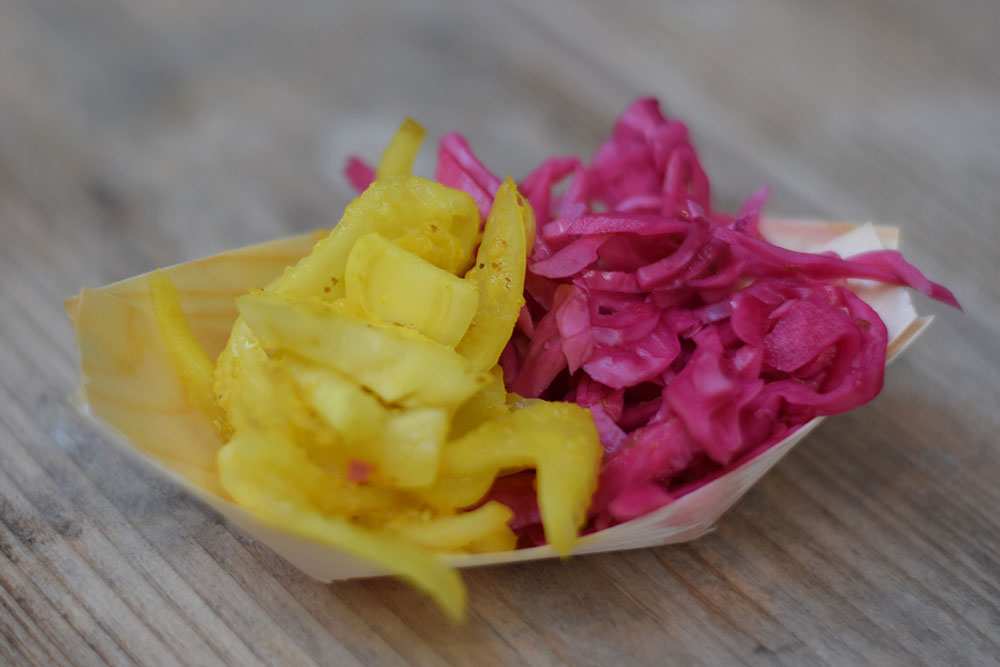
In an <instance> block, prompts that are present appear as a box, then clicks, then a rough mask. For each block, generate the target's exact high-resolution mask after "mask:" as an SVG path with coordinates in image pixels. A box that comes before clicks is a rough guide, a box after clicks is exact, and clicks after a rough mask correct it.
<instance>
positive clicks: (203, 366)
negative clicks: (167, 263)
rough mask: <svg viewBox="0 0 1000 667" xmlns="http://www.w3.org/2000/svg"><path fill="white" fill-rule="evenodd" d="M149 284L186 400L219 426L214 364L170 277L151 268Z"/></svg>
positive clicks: (157, 317) (168, 350)
mask: <svg viewBox="0 0 1000 667" xmlns="http://www.w3.org/2000/svg"><path fill="white" fill-rule="evenodd" d="M149 286H150V291H151V293H152V297H153V308H154V310H155V311H156V321H157V324H158V325H159V327H160V333H161V334H162V335H163V342H164V343H165V345H166V347H167V352H168V353H169V354H170V360H171V361H172V362H173V364H174V367H175V368H176V369H177V374H178V376H179V378H180V382H181V387H182V388H183V389H184V393H185V395H186V396H187V397H188V400H189V401H191V403H192V404H194V405H195V406H197V407H198V408H200V409H201V410H202V412H204V413H205V414H206V415H208V417H209V418H210V419H211V420H212V423H213V424H215V426H216V428H218V429H220V430H221V429H222V425H223V424H224V423H225V416H224V415H223V412H222V410H221V409H220V408H219V405H218V404H217V403H216V402H215V397H214V396H213V389H212V384H213V378H214V375H215V364H213V363H212V360H211V359H210V358H209V356H208V354H206V353H205V349H204V348H203V347H202V346H201V343H199V342H198V339H197V338H195V336H194V332H192V331H191V326H190V325H189V324H188V321H187V317H185V315H184V310H183V309H182V308H181V302H180V297H179V296H178V294H177V288H176V287H175V286H174V283H173V281H171V280H170V278H169V277H168V276H167V274H165V273H163V272H162V271H154V272H153V273H152V274H150V276H149Z"/></svg>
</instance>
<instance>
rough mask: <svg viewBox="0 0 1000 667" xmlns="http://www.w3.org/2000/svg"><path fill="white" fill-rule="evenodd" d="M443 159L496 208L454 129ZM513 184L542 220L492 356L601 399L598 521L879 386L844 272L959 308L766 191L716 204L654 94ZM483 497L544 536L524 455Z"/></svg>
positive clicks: (490, 180)
mask: <svg viewBox="0 0 1000 667" xmlns="http://www.w3.org/2000/svg"><path fill="white" fill-rule="evenodd" d="M347 173H348V176H349V178H350V179H351V182H352V183H353V184H354V185H355V186H356V187H358V188H359V189H362V188H363V187H366V186H367V184H368V182H370V168H366V167H364V165H363V163H360V161H356V160H352V163H351V165H349V167H348V170H347ZM435 176H436V178H437V179H438V180H439V181H440V182H441V183H443V184H445V185H449V186H451V187H455V188H459V189H462V190H464V191H466V192H468V193H469V194H470V195H471V196H472V197H473V199H475V201H476V203H477V205H478V206H479V209H480V213H481V215H482V217H483V219H485V217H486V215H487V214H488V212H489V208H490V205H491V203H492V199H493V196H494V194H495V193H496V189H497V187H498V185H499V179H497V178H496V177H495V176H494V175H493V174H491V173H490V172H489V171H488V170H487V169H486V168H485V167H484V166H483V164H482V162H480V160H479V159H478V158H476V157H475V155H474V154H473V153H472V150H471V148H470V147H469V144H468V142H467V141H466V140H465V139H464V138H462V137H461V136H460V135H457V134H450V135H447V136H445V137H444V138H443V139H442V140H441V145H440V150H439V154H438V167H437V171H436V174H435ZM567 179H568V183H567V184H566V185H565V186H563V183H564V182H565V181H566V180H567ZM519 188H520V190H521V192H522V194H523V195H524V196H525V198H526V199H527V200H528V201H529V202H530V203H531V205H532V207H533V209H534V212H535V216H536V219H537V230H538V231H537V235H536V239H535V244H534V247H533V249H532V252H531V256H530V257H529V260H528V273H527V275H526V276H525V299H526V305H525V308H524V309H523V310H522V312H521V315H520V317H519V318H518V322H517V326H516V327H515V330H514V333H513V336H512V337H511V340H510V342H509V343H508V345H507V347H506V349H505V350H504V352H503V355H502V356H501V358H500V364H501V367H502V369H503V372H504V379H505V382H506V384H507V388H508V390H509V391H511V392H514V393H517V394H520V395H521V396H525V397H529V398H536V397H541V398H544V399H548V400H565V401H572V402H575V403H577V404H579V405H582V406H584V407H587V408H588V409H590V411H591V412H592V414H593V415H594V423H595V425H596V427H597V430H598V433H599V434H600V437H601V441H602V443H603V444H604V448H605V455H604V462H603V465H602V469H601V474H600V481H599V485H598V489H597V491H596V493H595V495H594V498H593V501H592V505H591V508H590V517H591V520H590V525H589V530H600V529H602V528H605V527H608V526H611V525H614V524H616V523H620V522H623V521H628V520H629V519H632V518H635V517H637V516H641V515H643V514H645V513H647V512H650V511H652V510H655V509H657V508H659V507H662V506H663V505H665V504H667V503H669V502H671V501H672V500H673V499H674V498H676V497H678V496H679V495H681V494H683V493H685V492H686V491H687V490H690V489H692V488H695V487H696V486H697V485H698V484H701V483H704V481H705V480H707V479H710V478H711V477H713V476H716V475H718V474H721V472H723V471H724V470H726V469H727V468H728V467H731V466H733V465H735V464H736V463H737V462H739V460H740V459H741V457H746V456H748V455H752V454H756V453H758V452H760V451H761V450H762V449H763V448H766V447H767V446H769V445H771V444H774V443H776V442H778V441H779V440H781V439H782V438H784V437H786V436H787V435H789V434H790V433H792V432H793V431H794V430H796V429H797V428H799V427H800V426H802V425H803V424H805V423H806V422H807V421H809V420H810V419H812V418H813V417H816V416H819V415H830V414H836V413H840V412H844V411H847V410H850V409H852V408H855V407H858V406H860V405H863V404H864V403H866V402H868V401H870V400H871V399H872V398H874V397H875V396H876V395H877V394H878V392H879V391H880V390H881V388H882V380H883V372H884V368H885V356H886V349H887V345H888V335H887V332H886V328H885V325H884V324H883V322H882V321H881V319H880V318H879V316H878V315H877V314H876V313H875V311H873V310H872V309H871V308H870V307H869V306H868V305H867V304H866V303H865V302H864V301H862V300H861V299H860V298H858V297H857V296H856V295H854V294H853V293H852V292H851V291H850V290H848V289H847V288H846V287H845V280H846V279H848V278H863V279H868V280H876V281H880V282H883V283H886V284H890V285H903V286H908V287H911V288H913V289H916V290H919V291H921V292H923V293H924V294H927V295H928V296H930V297H932V298H934V299H937V300H939V301H942V302H944V303H947V304H949V305H952V306H954V307H956V308H960V306H959V304H958V301H957V300H956V299H955V297H954V295H952V293H951V292H950V291H948V290H947V289H946V288H944V287H942V286H941V285H938V284H936V283H933V282H931V281H929V280H928V279H927V278H925V277H924V275H923V274H922V273H921V272H920V271H919V270H918V269H916V268H915V267H914V266H912V265H911V264H909V263H907V262H906V260H904V259H903V257H902V255H900V253H898V252H896V251H894V250H879V251H875V252H867V253H863V254H860V255H856V256H854V257H850V258H841V257H839V256H837V255H835V254H833V253H825V254H809V253H801V252H794V251H791V250H786V249H783V248H780V247H777V246H775V245H773V244H771V243H769V242H767V241H766V240H764V239H763V238H762V237H761V236H760V234H759V232H758V229H757V223H758V220H759V216H760V211H761V209H762V207H763V205H764V202H765V200H766V198H767V189H762V190H760V191H758V192H756V193H754V194H753V195H752V196H751V197H749V198H748V199H747V201H746V202H745V203H744V204H743V206H742V207H741V208H740V210H739V211H738V212H737V214H736V215H735V216H728V215H725V214H722V213H719V212H716V211H715V210H713V209H712V208H711V202H710V190H709V181H708V177H707V176H706V174H705V172H704V170H703V169H702V167H701V164H700V162H699V161H698V156H697V154H696V152H695V150H694V147H693V146H692V144H691V142H690V138H689V136H688V131H687V127H686V126H685V125H684V124H683V123H681V122H679V121H676V120H668V119H667V118H665V117H664V116H663V114H662V113H661V111H660V106H659V104H658V102H657V101H656V100H654V99H639V100H637V101H635V102H634V103H633V104H632V105H631V106H629V107H628V108H627V109H626V110H625V112H624V113H623V114H622V115H621V117H620V118H619V119H618V121H617V122H616V123H615V126H614V129H613V131H612V135H611V137H610V138H609V139H608V140H607V141H606V142H604V144H602V145H601V147H600V148H599V149H598V150H597V153H596V154H595V155H594V158H593V160H591V162H590V164H589V165H585V164H584V163H583V162H581V161H580V160H579V159H577V158H573V157H553V158H549V159H547V160H545V161H544V162H543V163H542V164H541V165H540V166H539V167H538V168H537V169H535V170H534V171H533V172H531V173H530V175H528V176H527V177H526V178H525V179H524V180H523V181H522V182H521V183H520V185H519ZM487 497H488V498H492V499H495V500H498V501H500V502H503V503H504V504H507V505H508V506H510V507H511V508H512V509H513V510H514V513H515V517H514V519H513V520H512V522H511V526H512V528H513V529H514V530H515V531H516V532H517V533H518V535H519V536H520V537H521V539H522V543H523V544H525V545H529V544H536V543H540V542H541V541H542V540H543V539H544V537H543V536H542V531H541V530H540V526H539V518H538V506H537V503H536V501H535V489H534V485H533V477H532V474H531V473H519V474H518V475H514V476H509V477H504V478H501V479H499V480H497V482H496V484H495V485H494V487H493V489H492V490H491V491H490V493H489V494H488V496H487Z"/></svg>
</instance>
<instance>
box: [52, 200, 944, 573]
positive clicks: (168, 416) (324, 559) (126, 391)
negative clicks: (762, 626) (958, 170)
mask: <svg viewBox="0 0 1000 667" xmlns="http://www.w3.org/2000/svg"><path fill="white" fill-rule="evenodd" d="M761 231H762V233H763V234H764V236H765V237H767V238H768V239H769V240H771V241H772V242H774V243H777V244H778V245H782V246H785V247H788V248H792V249H795V250H807V251H820V250H834V251H836V252H838V253H839V254H841V255H842V256H848V255H852V254H855V253H858V252H863V251H866V250H873V249H878V248H883V247H887V248H895V247H896V245H897V243H898V237H899V234H898V230H896V229H895V228H892V227H876V226H872V225H870V224H867V225H854V224H849V223H830V222H803V221H794V220H778V219H770V220H764V221H762V223H761ZM319 238H321V235H318V234H307V235H302V236H296V237H292V238H285V239H280V240H277V241H272V242H270V243H264V244H261V245H256V246H252V247H248V248H243V249H240V250H233V251H229V252H224V253H221V254H219V255H214V256H212V257H208V258H206V259H201V260H198V261H194V262H188V263H186V264H180V265H177V266H174V267H171V268H169V269H165V271H166V273H167V274H168V275H169V276H170V278H171V279H172V280H173V281H174V283H175V284H176V286H177V289H178V291H179V293H180V298H181V305H182V307H183V309H184V311H185V313H186V314H187V316H188V318H189V320H190V324H191V328H192V329H193V331H194V333H195V335H196V336H197V337H198V339H199V340H200V341H201V343H202V344H203V345H204V346H205V349H206V350H207V351H208V352H209V354H210V355H212V356H213V357H214V356H216V355H217V354H218V353H219V352H220V351H221V350H222V348H223V346H224V345H225V343H226V340H227V339H228V336H229V330H230V328H231V326H232V324H233V321H234V320H235V319H236V316H237V311H236V304H235V299H236V297H238V296H239V295H241V294H244V293H245V292H246V290H247V289H248V288H252V287H262V286H264V285H266V284H267V283H269V282H270V281H271V280H272V279H273V278H275V277H276V276H278V275H279V274H280V273H281V272H282V270H283V269H284V268H285V267H286V266H288V265H291V264H294V263H295V262H296V261H297V260H298V259H299V258H300V257H302V256H304V255H305V254H307V253H308V252H309V250H310V249H311V247H312V245H313V244H314V243H315V241H317V240H318V239H319ZM851 283H852V284H851V287H852V289H854V290H855V291H856V292H857V293H858V294H859V295H860V296H861V297H862V298H863V299H865V301H867V302H868V303H869V304H870V305H871V306H872V307H873V308H874V309H875V310H876V311H877V312H878V313H879V315H880V316H881V317H882V319H883V320H884V321H885V323H886V326H887V327H888V331H889V340H890V343H889V359H890V360H891V359H892V358H894V357H895V356H896V355H898V354H899V353H900V352H901V351H902V350H903V348H904V347H906V346H907V345H908V344H909V343H911V342H912V341H913V340H914V339H915V338H916V337H917V335H919V334H920V333H921V332H922V331H923V329H924V328H925V327H926V326H927V325H928V324H929V323H930V318H928V317H923V318H922V317H918V316H917V313H916V311H915V310H914V308H913V305H912V303H911V301H910V297H909V294H908V292H907V291H906V290H905V289H902V288H896V287H886V286H879V285H875V284H872V283H869V282H867V281H851ZM66 310H67V313H68V314H69V317H70V320H71V321H72V323H73V326H74V329H75V331H76V336H77V342H78V345H79V348H80V352H81V385H80V390H79V392H78V394H77V396H76V401H77V404H78V407H79V409H80V411H81V412H82V413H83V414H84V415H86V416H87V417H88V418H89V419H90V420H92V421H93V422H94V423H95V425H96V426H97V427H98V428H100V429H101V430H102V431H104V432H105V434H106V435H107V437H108V438H109V439H110V440H112V441H113V442H116V443H118V444H119V445H120V446H122V447H123V448H124V449H125V450H127V451H130V452H134V453H138V454H140V455H141V456H142V458H143V459H145V460H146V461H147V462H149V463H151V464H152V465H153V467H154V468H155V469H156V470H157V471H158V472H159V473H160V474H162V475H164V476H166V477H168V478H170V479H172V480H174V481H175V482H176V483H177V484H179V485H181V486H182V487H184V488H185V489H187V490H188V491H189V492H190V493H192V494H193V495H195V496H197V497H198V498H200V499H201V500H202V501H203V502H205V503H207V504H208V505H209V506H211V507H212V508H213V509H215V510H216V511H217V512H219V513H220V514H222V515H223V516H224V517H226V518H227V519H228V520H229V521H231V522H232V523H233V524H235V525H236V526H238V527H239V528H240V529H242V530H243V531H245V532H246V533H247V534H249V535H251V536H252V537H254V538H255V539H257V540H259V541H260V542H262V543H263V544H265V545H267V546H268V547H270V548H271V549H273V550H274V551H275V552H277V553H278V554H280V555H281V556H283V557H284V558H285V559H287V560H288V561H289V562H290V563H292V564H293V565H295V566H296V567H298V568H299V569H301V570H302V571H303V572H305V573H306V574H308V575H310V576H312V577H314V578H316V579H320V580H322V581H332V580H338V579H350V578H355V577H369V576H377V575H382V574H386V572H384V571H382V570H380V569H379V568H378V567H376V566H373V565H371V564H369V563H366V562H364V561H360V560H358V559H356V558H354V557H352V556H349V555H347V554H345V553H343V552H340V551H338V550H337V549H335V548H333V547H331V546H329V545H327V544H324V543H321V542H318V541H315V540H312V539H308V538H304V537H301V536H299V535H296V534H293V533H290V532H288V531H286V530H284V529H283V528H282V527H281V526H280V525H277V524H275V523H274V522H272V521H269V520H267V519H265V518H262V517H260V516H257V515H256V514H254V513H253V512H251V511H250V510H248V509H246V508H244V507H242V506H240V505H237V504H236V503H234V502H233V501H232V500H230V499H229V498H228V497H227V496H226V494H225V492H224V491H223V490H222V488H221V486H220V485H219V481H218V475H217V472H216V453H217V451H218V449H219V447H221V446H222V444H223V443H222V442H221V441H220V439H219V436H218V434H217V433H216V432H215V429H214V428H213V427H212V425H211V424H210V423H209V421H208V419H207V418H206V417H205V416H204V415H203V414H202V413H201V412H200V411H199V410H198V409H197V408H195V407H193V406H192V405H190V404H189V403H188V401H187V399H186V398H185V396H184V392H183V390H182V389H181V387H180V385H179V383H178V380H177V379H176V375H175V371H174V370H173V366H172V364H171V362H170V359H169V356H168V352H167V350H166V348H165V347H164V344H163V342H162V340H161V338H160V334H159V330H158V328H157V324H156V320H155V316H154V313H153V305H152V300H151V297H150V293H149V281H148V279H147V276H145V275H142V276H136V277H133V278H130V279H128V280H124V281H121V282H118V283H114V284H112V285H108V286H106V287H102V288H100V289H87V288H85V289H84V290H83V291H82V292H81V294H80V295H79V296H77V297H74V298H73V299H70V300H68V301H67V302H66ZM821 421H822V418H816V419H813V420H812V421H810V422H808V423H807V424H805V425H804V426H802V427H801V428H800V429H798V431H796V432H795V433H793V434H792V435H790V436H789V437H787V438H785V439H784V440H782V441H780V442H778V443H777V444H775V445H772V446H769V447H766V448H763V449H762V450H761V451H754V452H751V453H750V454H748V455H747V456H744V457H743V458H742V459H741V460H739V461H736V462H735V463H734V464H733V465H731V466H729V468H728V469H727V470H725V471H724V473H723V474H721V475H717V476H716V477H715V478H714V479H711V480H710V481H708V482H707V483H704V484H703V485H701V486H700V487H698V488H696V489H695V490H693V491H691V492H689V493H687V494H686V495H683V496H681V497H680V498H678V499H677V500H676V501H675V502H673V503H671V504H669V505H667V506H665V507H663V508H661V509H659V510H657V511H654V512H652V513H650V514H648V515H646V516H643V517H640V518H637V519H634V520H632V521H629V522H627V523H624V524H621V525H618V526H615V527H612V528H609V529H607V530H603V531H600V532H597V533H594V534H591V535H588V536H585V537H583V538H581V539H580V540H579V542H578V544H577V545H576V547H575V548H574V549H573V553H575V554H584V553H594V552H600V551H617V550H624V549H637V548H642V547H650V546H656V545H662V544H671V543H676V542H684V541H688V540H693V539H695V538H697V537H699V536H701V535H703V534H704V533H706V532H707V531H708V530H710V529H711V527H712V526H713V524H714V523H715V522H716V521H717V520H718V518H719V517H720V516H721V515H722V514H723V513H724V512H725V511H726V510H728V509H729V508H730V507H732V505H733V504H734V503H736V501H737V500H739V499H740V497H741V496H742V495H743V494H744V493H746V491H747V490H748V489H749V488H750V487H751V486H753V484H754V483H756V482H757V480H759V479H760V478H761V476H763V475H764V473H766V472H767V471H768V470H769V469H770V468H771V467H772V466H773V465H774V464H776V463H777V462H778V461H779V460H780V459H781V458H782V457H783V456H785V454H787V453H788V452H789V451H790V450H791V449H792V447H794V446H795V445H796V444H797V443H798V442H799V441H800V440H801V439H802V438H804V437H805V436H807V435H808V434H809V433H810V432H811V431H812V430H813V429H814V428H816V426H817V425H818V424H819V423H820V422H821ZM557 555H558V554H557V553H556V552H555V551H554V550H553V549H552V548H551V547H548V546H542V547H535V548H530V549H521V550H517V551H508V552H500V553H492V554H489V553H488V554H448V555H444V556H443V557H444V558H445V560H446V561H447V562H448V563H450V564H451V565H454V566H456V567H460V568H461V567H474V566H479V565H491V564H498V563H514V562H521V561H528V560H536V559H541V558H554V557H556V556H557Z"/></svg>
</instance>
